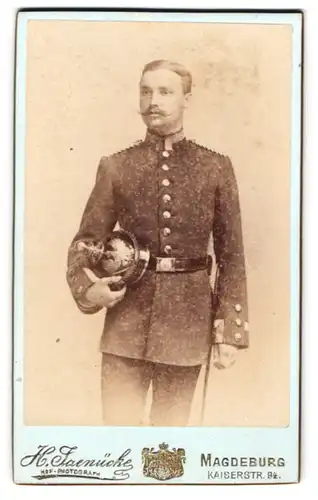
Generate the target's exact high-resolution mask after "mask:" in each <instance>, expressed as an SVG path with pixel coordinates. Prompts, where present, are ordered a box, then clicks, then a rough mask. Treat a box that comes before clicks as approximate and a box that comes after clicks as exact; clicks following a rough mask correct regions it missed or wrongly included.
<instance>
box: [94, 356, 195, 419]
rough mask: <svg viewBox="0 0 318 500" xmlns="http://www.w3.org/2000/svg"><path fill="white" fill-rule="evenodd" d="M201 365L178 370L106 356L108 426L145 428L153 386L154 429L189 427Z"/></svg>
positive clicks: (104, 379)
mask: <svg viewBox="0 0 318 500" xmlns="http://www.w3.org/2000/svg"><path fill="white" fill-rule="evenodd" d="M200 368H201V365H198V366H176V365H167V364H161V363H151V362H148V361H144V360H140V359H132V358H126V357H122V356H116V355H113V354H107V353H103V354H102V404H103V420H104V424H105V425H142V419H143V413H144V408H145V401H146V395H147V392H148V389H149V387H150V384H151V385H152V404H151V410H150V425H155V426H165V425H166V426H171V425H177V426H184V425H187V423H188V419H189V414H190V409H191V402H192V398H193V394H194V390H195V386H196V383H197V380H198V376H199V373H200Z"/></svg>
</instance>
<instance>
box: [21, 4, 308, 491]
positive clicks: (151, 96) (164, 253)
mask: <svg viewBox="0 0 318 500" xmlns="http://www.w3.org/2000/svg"><path fill="white" fill-rule="evenodd" d="M301 82H302V13H301V12H285V13H274V12H272V13H270V12H268V13H257V12H255V13H254V14H253V13H240V12H236V13H234V12H231V13H229V12H226V11H224V12H222V11H215V12H201V13H198V12H197V13H195V12H191V11H189V12H186V13H185V12H184V13H180V12H166V13H164V12H119V11H118V12H108V11H107V10H104V11H100V10H87V11H76V10H74V11H72V10H69V11H58V10H56V11H54V10H51V11H50V10H48V11H41V10H39V11H36V10H35V11H27V10H25V11H20V12H19V13H18V15H17V50H16V95H15V99H16V106H15V221H14V225H15V248H14V262H15V272H14V455H15V472H14V474H15V481H16V482H19V483H32V484H38V483H40V484H44V483H49V484H51V483H53V484H59V483H71V484H75V483H76V484H77V483H78V484H82V483H84V484H85V483H89V484H91V483H94V484H95V483H99V484H100V483H114V482H115V483H147V484H148V483H149V484H152V483H158V481H161V482H162V481H169V483H171V482H172V483H176V484H179V483H180V484H182V483H192V484H200V483H217V484H223V483H224V484H226V483H231V482H232V483H234V482H235V483H266V482H283V483H286V482H296V481H298V447H299V436H298V434H299V431H298V419H299V407H298V405H299V394H298V387H299V376H300V375H299V369H300V367H299V345H300V310H299V308H300V306H299V304H300V239H301V234H300V221H301V206H300V195H301V92H302V87H301Z"/></svg>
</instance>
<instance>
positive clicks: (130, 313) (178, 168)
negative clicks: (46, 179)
mask: <svg viewBox="0 0 318 500" xmlns="http://www.w3.org/2000/svg"><path fill="white" fill-rule="evenodd" d="M117 222H118V223H119V225H120V227H121V228H123V229H125V230H127V231H129V232H131V233H133V234H134V235H135V236H136V237H137V240H140V241H143V242H145V243H146V244H147V245H148V247H149V249H150V252H151V255H152V256H154V257H160V256H161V257H167V256H168V257H181V258H194V259H196V258H202V257H205V256H206V255H207V247H208V241H209V237H210V234H211V232H212V235H213V246H214V253H215V258H216V263H217V266H218V279H217V290H216V295H217V305H216V310H215V311H212V300H211V287H210V281H209V276H208V272H207V270H204V269H202V270H199V271H195V272H175V273H171V272H156V271H155V270H150V269H149V270H147V271H146V273H145V275H144V276H143V277H142V279H141V280H140V281H139V282H138V283H137V285H135V286H134V287H132V288H128V289H127V292H126V294H125V296H124V299H123V300H122V301H121V302H120V303H118V304H117V305H116V306H115V307H113V308H111V309H109V310H108V311H107V314H106V317H105V324H104V330H103V334H102V338H101V351H102V352H106V353H112V354H116V355H120V356H125V357H128V358H137V359H144V360H148V361H152V362H157V363H167V364H172V365H183V366H191V365H198V364H202V363H204V362H205V361H206V356H207V353H208V346H209V343H210V342H211V318H212V314H211V313H212V312H213V317H215V318H216V319H220V320H223V321H221V323H220V322H219V323H220V325H221V326H219V327H218V329H217V331H215V332H214V342H224V343H227V344H232V345H235V346H238V347H241V348H242V347H247V346H248V332H247V292H246V275H245V262H244V249H243V241H242V228H241V215H240V206H239V195H238V187H237V183H236V179H235V175H234V172H233V168H232V164H231V161H230V159H229V158H228V157H226V156H222V155H220V154H217V153H215V152H214V151H211V150H209V149H206V148H204V147H202V146H200V145H198V144H196V143H195V142H193V141H190V140H187V139H186V138H184V137H183V138H180V140H178V141H177V142H173V141H172V142H171V148H170V149H167V146H166V143H165V141H164V139H162V138H160V137H158V136H156V135H154V134H152V133H150V132H148V133H147V135H146V138H145V140H144V141H142V142H140V143H138V144H136V145H134V146H133V147H131V148H128V149H126V150H124V151H121V152H119V153H116V154H114V155H111V156H109V157H102V159H101V161H100V164H99V167H98V171H97V176H96V182H95V186H94V188H93V190H92V193H91V195H90V197H89V200H88V202H87V205H86V208H85V210H84V213H83V217H82V220H81V223H80V227H79V230H78V232H77V234H76V236H75V237H74V239H73V241H72V243H71V246H70V248H69V254H68V270H67V279H68V283H69V285H70V288H71V291H72V294H73V297H74V299H75V301H76V303H77V305H78V307H79V308H80V309H81V310H82V312H84V313H95V312H98V311H99V310H100V309H101V308H100V307H97V306H96V307H87V306H86V305H85V301H84V300H83V297H84V295H85V292H86V290H87V288H88V287H89V286H90V285H91V282H90V280H89V279H88V277H87V275H86V274H85V272H84V271H83V268H84V267H90V265H89V262H88V260H87V256H86V255H85V254H84V253H83V252H81V251H80V249H79V248H78V246H77V243H78V242H79V241H85V242H95V243H96V242H98V241H100V240H101V239H102V238H104V237H105V236H106V235H107V234H109V233H110V232H111V231H112V230H113V229H114V227H115V225H116V223H117Z"/></svg>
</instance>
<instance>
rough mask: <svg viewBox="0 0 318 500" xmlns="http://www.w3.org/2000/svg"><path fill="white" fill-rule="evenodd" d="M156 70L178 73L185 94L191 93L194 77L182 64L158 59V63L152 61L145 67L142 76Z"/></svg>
mask: <svg viewBox="0 0 318 500" xmlns="http://www.w3.org/2000/svg"><path fill="white" fill-rule="evenodd" d="M156 69H168V70H170V71H173V72H174V73H177V75H179V76H180V78H181V81H182V87H183V92H184V93H185V94H188V93H190V92H191V88H192V75H191V73H190V71H188V70H187V69H186V68H185V67H184V66H182V64H179V63H176V62H173V61H168V60H166V59H158V60H156V61H151V62H149V63H148V64H146V65H145V66H144V69H143V70H142V74H141V76H143V75H144V73H146V71H155V70H156Z"/></svg>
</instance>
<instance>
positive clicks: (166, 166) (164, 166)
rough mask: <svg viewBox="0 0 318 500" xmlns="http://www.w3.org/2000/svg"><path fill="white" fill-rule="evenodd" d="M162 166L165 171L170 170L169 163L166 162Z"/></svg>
mask: <svg viewBox="0 0 318 500" xmlns="http://www.w3.org/2000/svg"><path fill="white" fill-rule="evenodd" d="M161 168H162V170H165V171H167V170H169V167H168V165H166V164H165V163H164V164H163V165H162V167H161Z"/></svg>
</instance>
